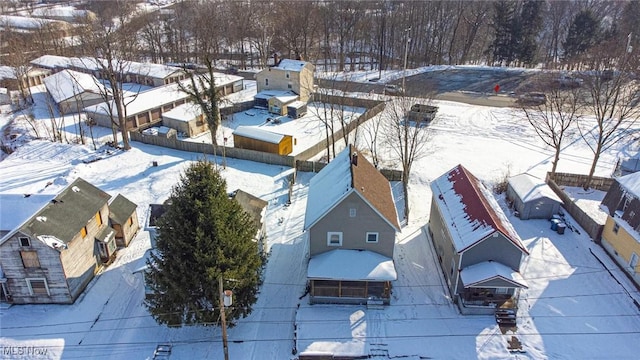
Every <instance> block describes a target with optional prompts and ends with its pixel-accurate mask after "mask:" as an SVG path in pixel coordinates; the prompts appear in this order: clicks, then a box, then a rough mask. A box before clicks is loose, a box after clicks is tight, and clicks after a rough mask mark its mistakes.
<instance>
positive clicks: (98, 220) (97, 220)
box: [96, 211, 102, 226]
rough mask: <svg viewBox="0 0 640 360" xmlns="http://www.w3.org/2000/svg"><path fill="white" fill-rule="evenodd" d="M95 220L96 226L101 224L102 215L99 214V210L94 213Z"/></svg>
mask: <svg viewBox="0 0 640 360" xmlns="http://www.w3.org/2000/svg"><path fill="white" fill-rule="evenodd" d="M96 222H97V223H98V226H100V225H102V215H100V211H98V212H97V213H96Z"/></svg>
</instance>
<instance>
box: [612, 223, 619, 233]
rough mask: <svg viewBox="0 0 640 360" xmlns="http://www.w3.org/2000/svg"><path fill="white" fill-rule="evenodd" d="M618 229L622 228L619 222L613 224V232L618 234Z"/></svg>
mask: <svg viewBox="0 0 640 360" xmlns="http://www.w3.org/2000/svg"><path fill="white" fill-rule="evenodd" d="M618 230H620V225H618V224H614V225H613V232H614V233H615V234H617V233H618Z"/></svg>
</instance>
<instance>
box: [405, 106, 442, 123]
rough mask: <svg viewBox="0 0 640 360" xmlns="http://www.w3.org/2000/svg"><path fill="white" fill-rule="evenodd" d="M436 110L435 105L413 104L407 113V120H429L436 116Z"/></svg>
mask: <svg viewBox="0 0 640 360" xmlns="http://www.w3.org/2000/svg"><path fill="white" fill-rule="evenodd" d="M437 112H438V107H437V106H432V105H425V104H413V105H411V109H409V112H408V113H407V118H408V119H409V121H415V122H418V123H419V122H427V123H428V122H430V121H432V120H433V119H434V118H435V117H436V113H437Z"/></svg>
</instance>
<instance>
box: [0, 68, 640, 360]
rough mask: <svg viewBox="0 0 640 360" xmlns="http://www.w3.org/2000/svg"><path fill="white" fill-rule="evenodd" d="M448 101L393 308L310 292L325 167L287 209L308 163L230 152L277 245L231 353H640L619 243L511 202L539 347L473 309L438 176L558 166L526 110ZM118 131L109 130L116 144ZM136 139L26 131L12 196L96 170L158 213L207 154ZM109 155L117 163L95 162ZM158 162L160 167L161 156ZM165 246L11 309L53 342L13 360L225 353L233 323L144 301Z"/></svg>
mask: <svg viewBox="0 0 640 360" xmlns="http://www.w3.org/2000/svg"><path fill="white" fill-rule="evenodd" d="M396 75H397V73H396ZM391 76H393V75H392V74H389V77H391ZM36 101H38V98H36ZM437 105H438V106H439V112H438V118H437V119H436V120H435V121H434V122H433V123H432V125H431V128H432V129H433V134H432V137H431V146H430V148H429V152H428V154H426V156H424V157H423V158H421V159H419V160H418V161H417V162H416V163H415V164H414V168H413V174H412V177H411V179H410V205H411V221H410V222H409V224H407V225H406V226H405V227H403V229H402V232H401V233H399V234H398V236H397V240H396V249H395V258H394V260H395V263H396V267H397V269H398V280H397V281H395V282H394V283H393V297H392V301H391V305H390V306H388V307H386V308H385V309H384V310H367V309H366V307H363V306H326V305H313V306H311V305H309V304H308V299H307V298H306V297H303V295H304V290H305V275H306V263H307V259H306V258H305V254H306V243H305V241H304V233H303V222H304V211H305V206H306V198H307V186H308V183H309V180H310V179H311V178H312V177H313V175H314V174H312V173H299V174H298V177H297V179H298V182H297V184H296V185H295V187H294V192H293V201H292V204H291V205H290V206H284V205H285V203H286V200H287V177H288V176H289V175H290V174H291V173H292V172H293V170H292V169H290V168H287V167H281V166H272V165H265V164H261V163H255V162H250V161H243V160H236V159H227V167H226V169H224V170H221V171H222V174H223V176H224V177H225V179H226V180H227V185H228V189H229V190H234V189H236V188H242V189H244V190H246V191H248V192H250V193H252V194H255V195H257V196H260V197H261V198H263V199H265V200H267V201H268V202H269V205H268V208H267V214H266V222H267V232H268V242H269V244H268V246H269V248H270V257H269V262H268V265H267V267H266V271H265V279H264V285H263V287H262V289H261V291H260V294H259V299H258V302H257V303H256V304H255V306H254V311H253V313H252V314H251V315H250V316H249V317H247V318H245V319H241V320H239V321H237V323H236V325H235V326H234V327H233V328H230V329H229V331H228V334H229V357H230V358H231V359H234V360H236V359H248V360H249V359H295V358H296V356H297V355H299V354H300V353H301V352H304V351H307V352H331V351H336V352H339V353H341V354H354V355H371V357H370V358H376V359H389V358H402V359H409V360H418V359H425V358H433V359H476V358H477V359H636V358H637V356H638V349H639V347H638V338H639V335H640V321H639V320H640V311H639V309H638V307H636V305H634V301H633V300H634V299H635V300H636V301H640V295H639V294H638V292H637V291H636V290H635V288H633V286H631V285H630V283H629V281H628V280H627V279H626V277H625V276H624V275H622V272H621V271H620V270H618V269H617V267H616V266H615V265H614V264H613V262H612V261H611V260H610V259H609V258H608V257H607V256H606V255H605V253H604V251H603V250H602V249H601V248H600V247H598V246H597V245H596V244H595V243H593V242H592V241H591V240H590V239H589V238H588V237H587V236H586V235H584V234H585V232H584V231H581V232H580V234H578V233H574V232H570V231H568V232H567V233H565V234H564V235H558V234H557V233H556V232H553V231H551V229H550V228H549V223H548V222H547V221H546V220H526V221H522V220H520V219H518V218H516V217H514V216H513V215H512V214H510V212H509V210H508V209H506V210H505V212H506V213H507V214H510V215H509V218H510V220H511V221H512V223H513V225H514V228H515V229H516V231H517V232H518V234H519V235H520V237H521V238H522V239H523V243H524V244H525V245H526V246H527V249H528V250H529V252H530V256H529V257H528V258H527V259H526V260H525V261H524V263H523V268H522V269H521V270H522V271H521V272H522V274H523V276H524V277H525V279H526V280H527V282H528V283H529V285H530V288H529V289H528V290H526V291H523V292H522V293H521V299H520V304H519V305H520V308H519V313H518V326H517V332H516V334H515V335H517V336H518V338H519V339H520V341H521V342H522V345H523V350H524V352H523V353H518V354H511V353H509V351H508V350H507V345H508V344H507V340H508V339H510V337H511V335H514V334H512V333H506V334H502V333H501V331H500V329H499V328H498V326H497V325H496V323H495V320H494V319H493V317H491V316H461V315H459V313H458V311H457V310H456V307H455V306H454V305H453V304H452V303H451V301H450V299H449V298H448V293H447V291H446V290H445V286H444V284H443V279H442V276H441V272H440V269H439V267H438V266H437V261H436V260H435V258H434V255H433V249H432V248H431V245H430V243H429V242H428V241H427V238H426V236H425V233H424V230H423V227H424V225H425V224H426V223H427V221H428V217H429V209H430V205H431V204H430V203H431V192H430V189H429V182H430V181H431V180H433V179H435V178H436V177H438V176H440V175H442V174H443V173H444V172H446V171H448V170H449V169H451V168H453V167H454V166H456V165H457V164H462V165H464V166H465V167H466V168H467V169H468V170H469V171H471V172H472V173H473V174H474V175H476V176H477V177H478V178H479V179H481V180H483V181H485V182H486V183H487V184H489V185H490V184H492V183H494V182H496V181H499V180H500V179H502V178H504V177H505V175H508V174H510V175H515V174H518V173H522V172H530V173H531V174H533V175H535V176H538V177H544V174H545V173H546V171H548V170H549V169H550V167H551V158H552V155H553V152H552V150H551V149H549V148H547V147H545V146H544V145H543V144H542V142H541V141H540V140H538V139H537V137H536V136H535V133H534V131H533V129H532V128H531V127H530V126H529V125H528V123H527V122H526V120H525V119H524V118H523V117H522V115H521V114H520V113H519V111H518V110H517V109H509V108H490V107H479V106H471V105H466V104H459V103H451V102H439V103H438V104H437ZM36 106H42V107H43V106H44V105H42V104H40V103H37V104H36ZM9 120H10V118H9V116H8V115H7V109H6V108H2V112H1V114H0V124H2V125H4V124H6V123H8V122H9ZM41 121H46V117H45V118H43V119H41ZM16 125H17V126H18V127H22V129H23V133H24V132H26V131H27V130H29V126H28V124H26V123H24V122H17V123H16ZM69 129H70V130H71V129H72V125H69ZM109 133H110V130H108V129H100V128H98V129H96V134H97V137H99V138H100V139H105V138H107V135H108V134H109ZM16 134H21V133H16ZM19 136H22V138H23V139H26V138H27V135H19ZM132 145H133V149H132V150H130V151H127V152H121V151H115V152H114V151H111V152H110V153H107V152H106V151H105V150H104V148H98V150H97V151H94V150H93V147H92V146H91V145H90V144H89V145H87V146H81V145H63V144H59V143H52V142H49V141H44V140H32V141H28V142H27V141H24V142H23V144H22V145H21V146H19V147H18V148H17V149H16V151H15V152H14V153H13V154H12V155H10V156H8V157H6V158H4V159H3V160H2V161H0V173H1V174H2V178H1V180H0V191H2V192H5V193H19V194H23V193H38V192H41V191H42V190H43V189H44V188H45V187H46V188H47V191H50V190H52V189H62V188H63V187H64V186H66V185H67V184H69V183H71V182H72V181H73V180H74V179H76V178H78V177H82V178H83V179H85V180H87V181H89V182H91V183H93V184H95V185H96V186H98V187H100V188H101V189H103V190H104V191H106V192H108V193H109V194H111V195H115V194H116V193H122V194H123V195H125V196H126V197H128V198H129V199H131V200H132V201H134V202H135V203H137V204H138V217H139V219H141V221H144V219H145V218H146V216H147V207H148V205H149V204H150V203H157V202H162V201H164V200H165V199H166V198H167V197H168V195H169V192H170V189H171V187H172V186H173V185H174V184H175V183H176V182H177V181H178V179H179V176H180V173H181V172H182V171H183V169H184V168H185V167H186V166H187V165H188V164H189V163H190V162H191V161H194V160H197V159H200V158H202V156H203V155H202V154H195V153H186V152H179V151H175V150H171V149H165V148H160V147H154V146H149V145H145V144H141V143H136V142H134V143H133V144H132ZM623 145H624V144H619V146H618V147H616V146H614V147H613V148H611V149H609V150H608V151H607V152H606V153H605V154H603V156H602V158H601V160H600V163H599V166H598V168H597V171H596V175H599V176H610V174H611V173H612V171H613V167H614V165H615V163H616V159H617V155H618V154H619V153H621V152H623V151H624V150H625V149H624V146H623ZM95 157H101V158H102V160H99V161H96V162H92V163H84V162H83V161H82V160H85V159H88V158H95ZM591 157H592V154H591V152H590V150H589V148H588V147H587V146H586V145H585V144H584V143H583V141H582V140H580V139H579V137H578V135H577V134H575V133H573V134H571V135H570V139H569V141H568V142H567V145H566V147H565V149H564V150H563V153H562V157H561V160H560V163H559V167H558V171H560V172H574V173H586V172H587V171H588V169H589V166H590V162H591ZM154 161H156V162H157V163H158V166H157V167H154V166H152V162H154ZM397 165H398V164H395V163H394V162H393V161H390V160H389V159H388V158H387V159H386V161H384V167H396V166H397ZM392 187H393V190H394V195H395V197H396V202H397V207H398V209H402V205H403V201H404V199H403V197H402V192H401V186H400V185H399V184H398V183H393V184H392ZM499 200H500V203H501V204H504V201H502V200H503V199H502V198H499ZM0 205H1V204H0ZM142 225H144V224H142ZM574 225H576V224H575V223H574ZM150 246H151V245H150V242H149V237H148V233H146V232H144V231H142V232H140V234H139V235H138V237H137V238H136V239H135V240H134V241H133V242H132V243H131V244H130V246H129V247H128V248H126V249H122V250H121V251H119V253H118V256H117V259H116V261H115V262H114V263H112V264H111V265H110V266H109V267H107V268H106V269H104V270H103V271H102V272H101V273H100V274H99V275H98V276H96V278H95V279H94V280H93V281H92V282H91V283H90V284H89V286H88V287H87V289H86V290H85V292H84V293H83V295H82V296H81V297H80V298H79V299H78V300H77V301H76V302H75V303H74V304H73V305H29V306H11V307H9V308H2V309H1V310H0V350H3V351H6V349H14V350H15V349H31V350H32V351H35V350H37V351H38V353H37V354H35V353H32V354H30V355H29V354H26V355H21V356H20V357H17V356H12V355H8V356H7V355H0V358H3V359H5V358H6V359H10V358H11V359H13V358H19V359H151V358H152V356H153V351H154V349H155V348H156V346H157V345H158V344H164V343H170V344H172V345H173V352H172V355H171V359H172V360H178V359H185V360H186V359H205V358H216V359H219V358H222V354H223V350H222V342H221V331H220V328H219V327H217V326H209V327H204V326H192V327H184V328H178V329H170V328H167V327H165V326H160V325H157V324H156V323H155V321H154V320H153V319H152V318H151V317H150V316H149V315H148V313H147V311H146V309H145V308H144V306H143V305H142V300H143V297H144V288H143V282H142V277H141V276H140V274H133V271H134V270H135V269H138V268H139V267H140V266H141V265H143V264H144V257H145V255H146V252H147V251H148V250H149V249H150ZM212 286H213V285H212ZM43 353H44V354H43Z"/></svg>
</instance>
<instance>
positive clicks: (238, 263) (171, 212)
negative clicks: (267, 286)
mask: <svg viewBox="0 0 640 360" xmlns="http://www.w3.org/2000/svg"><path fill="white" fill-rule="evenodd" d="M165 207H166V211H165V213H164V214H163V215H162V217H161V218H160V219H159V220H158V238H157V248H156V252H155V253H152V255H151V259H150V260H149V261H148V270H147V272H146V274H145V275H146V276H145V279H146V283H147V286H149V287H150V288H151V289H152V290H153V292H154V296H152V297H150V298H149V299H147V300H146V301H145V305H146V306H147V308H148V309H149V311H150V312H151V315H152V316H153V317H154V319H155V320H156V321H157V322H158V323H160V324H167V325H170V326H182V325H193V324H211V323H215V322H216V321H217V320H218V319H219V315H220V308H219V296H220V289H218V279H219V277H222V278H223V279H226V280H230V279H233V280H234V282H227V283H226V284H228V285H229V286H228V288H232V289H233V307H231V308H229V309H227V310H226V316H227V319H228V321H230V323H229V325H230V326H232V325H233V320H234V319H238V318H240V317H246V316H247V315H248V314H249V313H250V312H251V310H252V308H251V306H252V305H253V304H254V303H255V302H256V300H257V297H256V296H257V292H258V288H259V285H260V283H261V270H262V258H261V256H260V255H259V253H258V246H257V244H256V243H255V242H253V241H252V239H253V237H254V235H255V234H256V231H257V228H256V225H254V223H253V221H252V220H251V218H250V216H249V215H248V214H247V213H246V212H244V210H242V208H241V207H240V205H239V204H238V202H237V201H235V200H234V199H230V198H229V196H228V194H227V188H226V182H225V180H224V179H223V178H222V177H221V175H220V173H219V172H218V171H217V170H216V169H214V168H213V167H212V165H211V164H210V163H209V162H206V161H199V162H196V163H194V164H192V165H191V166H190V167H188V168H187V169H186V170H185V173H184V174H183V175H182V176H181V179H180V183H178V184H177V185H176V186H175V187H174V188H173V189H172V192H171V196H170V197H169V199H168V201H167V202H166V203H165Z"/></svg>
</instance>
